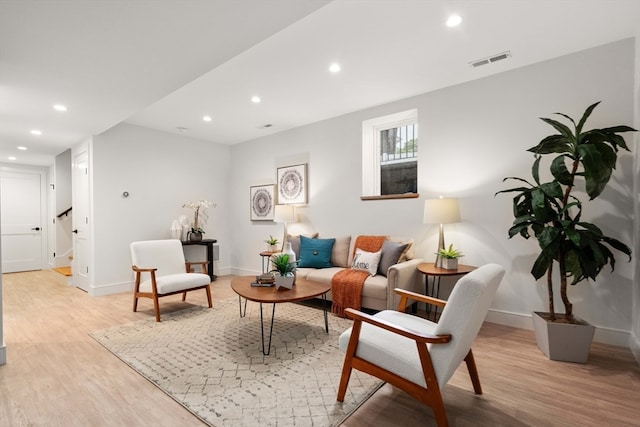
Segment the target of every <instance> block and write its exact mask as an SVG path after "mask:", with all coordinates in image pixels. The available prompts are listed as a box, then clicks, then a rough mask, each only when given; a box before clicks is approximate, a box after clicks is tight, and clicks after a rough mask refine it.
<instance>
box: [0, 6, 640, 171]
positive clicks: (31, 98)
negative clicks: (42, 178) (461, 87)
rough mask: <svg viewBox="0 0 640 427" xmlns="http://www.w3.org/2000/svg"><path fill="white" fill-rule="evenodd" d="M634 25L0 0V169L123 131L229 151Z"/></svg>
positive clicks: (570, 9)
mask: <svg viewBox="0 0 640 427" xmlns="http://www.w3.org/2000/svg"><path fill="white" fill-rule="evenodd" d="M452 13H456V14H458V15H460V16H461V17H462V23H461V24H460V25H459V26H457V27H454V28H449V27H447V26H446V25H445V21H446V20H447V18H448V16H449V15H450V14H452ZM639 26H640V2H638V1H637V0H615V1H611V0H519V1H514V0H461V1H455V0H449V1H445V0H334V1H328V0H189V1H184V0H156V1H148V0H129V1H108V0H94V1H86V0H55V1H46V2H45V1H39V0H0V162H2V163H4V164H7V163H10V162H11V161H9V160H8V157H9V156H13V157H15V158H16V159H15V160H12V162H14V163H18V164H25V165H49V164H52V163H53V158H54V156H55V155H57V154H59V153H61V152H62V151H64V150H65V149H67V148H69V147H71V146H73V145H75V144H77V143H78V142H80V141H82V140H83V139H86V138H87V137H89V136H91V135H98V134H100V133H102V132H104V131H106V130H107V129H109V128H111V127H113V126H115V125H117V124H118V123H121V122H126V123H131V124H136V125H140V126H144V127H148V128H152V129H157V130H161V131H165V132H171V133H179V134H182V135H185V136H188V137H192V138H197V139H201V140H205V141H211V142H216V143H221V144H234V143H238V142H243V141H247V140H250V139H254V138H258V137H261V136H264V135H268V134H272V133H276V132H281V131H283V130H286V129H290V128H293V127H297V126H302V125H305V124H308V123H313V122H316V121H319V120H323V119H327V118H330V117H335V116H338V115H341V114H345V113H349V112H353V111H357V110H361V109H364V108H368V107H372V106H375V105H380V104H384V103H387V102H390V101H394V100H398V99H403V98H407V97H410V96H413V95H417V94H421V93H424V92H428V91H433V90H437V89H439V88H443V87H447V86H450V85H454V84H458V83H461V82H465V81H470V80H474V79H478V78H482V77H485V76H488V75H491V74H495V73H500V72H503V71H506V70H509V69H513V68H517V67H522V66H525V65H528V64H532V63H535V62H539V61H544V60H547V59H551V58H554V57H558V56H561V55H565V54H567V53H571V52H576V51H579V50H583V49H587V48H590V47H594V46H598V45H602V44H606V43H609V42H613V41H617V40H621V39H624V38H628V37H633V36H635V35H636V34H640V29H639V28H638V27H639ZM505 51H509V52H510V53H511V57H510V58H508V59H506V60H503V61H499V62H495V63H490V64H488V65H485V66H481V67H472V66H471V65H470V62H472V61H475V60H479V59H482V58H486V57H490V56H493V55H495V54H499V53H502V52H505ZM333 62H338V63H340V65H341V68H342V69H341V71H340V72H339V73H331V72H329V71H328V68H329V65H330V64H331V63H333ZM256 95H257V96H259V97H260V98H261V99H262V102H260V103H259V104H255V103H252V102H251V97H252V96H256ZM57 103H61V104H64V105H66V106H67V107H68V110H67V111H66V112H58V111H55V110H54V109H53V108H52V106H53V105H54V104H57ZM205 115H208V116H210V117H211V121H209V122H205V121H203V119H202V118H203V116H205ZM33 129H38V130H40V131H41V132H42V135H39V136H37V135H32V134H31V133H30V131H31V130H33ZM18 146H23V147H26V148H27V150H26V151H21V150H18V149H17V148H16V147H18Z"/></svg>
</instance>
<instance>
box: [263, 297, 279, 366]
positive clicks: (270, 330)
mask: <svg viewBox="0 0 640 427" xmlns="http://www.w3.org/2000/svg"><path fill="white" fill-rule="evenodd" d="M275 317H276V304H275V303H273V309H272V310H271V327H270V328H269V346H268V348H267V351H266V352H265V351H264V317H263V315H262V303H260V335H261V336H262V354H264V355H265V356H268V355H269V353H271V338H272V337H273V319H275Z"/></svg>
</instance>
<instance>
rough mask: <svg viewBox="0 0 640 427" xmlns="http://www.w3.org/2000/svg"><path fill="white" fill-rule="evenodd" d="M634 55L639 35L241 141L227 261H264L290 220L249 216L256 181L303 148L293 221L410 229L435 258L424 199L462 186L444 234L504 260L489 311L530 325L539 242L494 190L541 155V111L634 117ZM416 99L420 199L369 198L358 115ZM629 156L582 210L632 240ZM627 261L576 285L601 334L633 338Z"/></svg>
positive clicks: (249, 267)
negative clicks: (269, 242) (305, 186)
mask: <svg viewBox="0 0 640 427" xmlns="http://www.w3.org/2000/svg"><path fill="white" fill-rule="evenodd" d="M634 55H635V51H634V43H633V40H631V39H630V40H625V41H621V42H617V43H613V44H610V45H606V46H602V47H598V48H594V49H590V50H587V51H584V52H579V53H576V54H572V55H568V56H564V57H561V58H557V59H554V60H550V61H546V62H543V63H539V64H535V65H532V66H528V67H524V68H521V69H517V70H514V71H510V72H505V73H502V74H499V75H495V76H492V77H488V78H484V79H480V80H476V81H473V82H470V83H465V84H461V85H458V86H454V87H450V88H446V89H442V90H439V91H435V92H431V93H427V94H423V95H420V96H417V97H414V98H410V99H406V100H402V101H398V102H395V103H391V104H387V105H382V106H379V107H377V108H372V109H368V110H364V111H359V112H356V113H353V114H349V115H345V116H341V117H337V118H334V119H330V120H326V121H323V122H319V123H314V124H311V125H308V126H305V127H301V128H298V129H294V130H291V131H287V132H283V133H280V134H276V135H271V136H268V137H265V138H260V139H257V140H254V141H248V142H246V143H243V144H239V145H235V146H233V147H232V148H231V160H232V167H231V170H230V173H231V178H230V182H231V183H232V189H233V191H231V193H230V199H229V206H230V212H233V217H232V218H230V225H231V228H232V229H233V230H234V232H233V247H232V251H231V252H232V255H231V260H230V262H231V264H230V265H231V266H233V267H235V268H236V272H240V273H242V272H245V273H246V272H253V271H257V270H259V268H260V258H259V256H258V252H260V251H261V250H263V249H264V243H263V240H264V239H265V238H266V237H268V235H269V234H274V235H278V234H279V233H281V232H282V225H281V224H274V223H262V222H254V223H252V222H251V221H250V220H249V186H251V185H261V184H270V183H275V173H276V171H275V168H276V166H277V165H279V164H281V162H282V158H283V157H287V156H289V157H291V158H300V157H303V158H307V159H308V162H309V183H310V196H309V204H308V205H307V206H306V207H304V208H302V209H299V214H300V216H301V222H300V223H298V224H293V225H290V228H289V230H290V231H291V232H294V231H318V232H320V233H321V236H339V235H344V234H357V233H372V234H373V233H376V234H377V233H384V234H390V235H396V236H410V237H413V238H414V239H415V240H416V256H418V257H421V258H426V259H428V260H432V259H433V258H434V256H433V254H432V253H433V251H434V248H435V247H436V239H437V229H436V227H433V226H426V225H424V224H422V205H423V201H424V199H425V198H428V197H434V196H437V195H439V194H443V195H446V196H451V197H458V198H459V199H460V203H461V210H462V217H463V222H462V223H460V224H452V225H449V226H447V227H446V231H445V233H446V236H447V241H448V242H451V243H454V244H456V246H458V247H460V248H461V249H462V250H463V252H464V253H465V254H466V257H465V258H464V259H463V260H464V263H466V264H472V265H479V264H482V263H486V262H489V261H492V262H498V263H500V264H502V265H503V266H505V267H506V268H507V270H508V271H507V275H506V277H505V280H504V283H503V285H502V286H501V288H500V290H499V292H498V295H497V297H496V299H495V301H494V304H493V311H492V313H491V319H492V320H494V321H499V322H504V323H509V324H514V325H518V326H529V324H530V323H529V322H530V320H529V318H528V316H529V313H530V312H531V311H532V310H544V309H545V308H546V293H545V288H544V285H543V284H542V282H541V283H538V284H536V283H534V280H533V278H532V277H531V275H530V274H529V270H530V268H531V265H532V263H533V260H534V259H535V257H536V254H537V244H536V242H535V241H534V240H530V241H525V240H524V239H520V238H514V239H511V240H509V239H507V230H508V228H509V226H510V224H511V222H512V220H513V217H512V215H511V198H510V197H509V196H508V195H499V196H494V193H495V192H496V191H499V190H501V189H505V188H508V187H509V185H510V184H508V183H507V184H504V183H502V178H503V177H506V176H511V175H516V176H521V177H530V170H531V163H532V160H533V157H532V155H531V154H530V153H527V152H526V151H525V150H526V149H527V148H530V147H532V146H534V145H536V144H537V143H538V142H539V141H540V140H541V139H542V138H543V137H544V136H546V135H549V134H552V133H554V130H553V129H552V128H551V127H549V126H548V125H546V124H544V123H543V122H542V121H540V120H539V119H538V118H539V117H549V116H550V115H551V114H552V113H554V112H557V111H560V112H563V113H567V114H569V115H571V116H573V117H578V118H579V117H580V115H581V114H582V112H583V111H584V109H585V108H586V107H587V106H588V105H590V104H591V103H593V102H595V101H598V100H601V101H602V104H601V105H600V106H599V107H598V108H597V109H596V111H595V113H594V115H593V116H592V119H591V120H590V121H589V122H588V125H589V126H590V127H597V126H610V125H617V124H632V123H633V120H634V99H633V93H634V92H633V89H634V65H635V60H634ZM309 102H313V100H310V101H309ZM336 102H339V100H336ZM410 108H417V109H418V121H419V129H420V148H419V150H420V159H419V165H420V166H419V167H420V170H419V177H418V179H419V193H420V196H421V197H420V199H408V200H386V201H367V202H364V201H361V200H360V190H361V164H360V158H361V155H360V149H361V124H362V121H363V120H366V119H370V118H374V117H378V116H382V115H386V114H391V113H395V112H398V111H403V110H407V109H410ZM627 141H628V143H631V138H628V139H627ZM632 149H633V150H635V149H636V147H635V146H633V147H632ZM632 163H633V156H632V154H629V153H626V152H625V153H622V154H620V158H619V163H618V169H617V170H616V172H615V175H614V177H613V180H612V183H611V186H610V188H608V189H607V190H606V191H605V192H604V193H603V194H602V196H601V198H600V199H598V200H596V201H594V202H592V203H590V204H587V205H586V206H585V218H584V219H586V220H593V221H595V222H596V223H598V224H599V225H600V226H601V228H602V229H603V231H604V232H605V233H606V234H609V235H612V236H613V237H616V238H618V239H621V240H622V241H624V242H626V243H627V244H629V245H630V244H631V243H632V240H633V236H632V230H633V216H632V212H633V203H634V200H633V199H634V197H636V198H637V195H635V193H634V192H633V177H632V175H633V172H634V171H633V165H632ZM292 164H293V163H292ZM625 261H626V260H625V259H624V258H623V257H620V256H619V257H618V263H617V264H616V271H615V273H613V274H610V273H609V271H608V270H606V271H603V273H602V274H601V275H600V276H599V278H598V281H597V283H582V284H581V285H579V286H577V287H572V288H571V289H570V296H571V298H572V299H573V301H574V302H575V307H574V312H575V314H576V315H578V316H580V317H583V318H585V319H586V320H588V321H590V322H592V323H593V324H595V325H596V326H598V328H599V329H598V332H597V334H596V340H599V341H605V342H611V343H615V344H618V345H625V346H626V345H628V342H629V332H630V330H631V319H632V303H631V302H632V293H633V292H632V286H633V275H634V270H633V263H627V262H625ZM558 304H559V302H558ZM523 320H524V321H525V322H526V323H523V322H522V321H523Z"/></svg>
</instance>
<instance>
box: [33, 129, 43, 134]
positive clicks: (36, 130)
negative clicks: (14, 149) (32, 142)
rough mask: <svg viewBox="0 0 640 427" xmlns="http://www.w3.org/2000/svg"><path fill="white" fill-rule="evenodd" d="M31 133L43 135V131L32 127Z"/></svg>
mask: <svg viewBox="0 0 640 427" xmlns="http://www.w3.org/2000/svg"><path fill="white" fill-rule="evenodd" d="M31 135H38V136H39V135H42V131H41V130H38V129H32V130H31Z"/></svg>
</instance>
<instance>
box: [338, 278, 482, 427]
mask: <svg viewBox="0 0 640 427" xmlns="http://www.w3.org/2000/svg"><path fill="white" fill-rule="evenodd" d="M394 291H395V293H396V294H399V295H400V301H399V303H398V308H397V311H400V312H404V311H405V307H406V306H407V301H408V300H409V299H410V300H415V301H418V302H424V303H427V304H432V305H436V306H438V307H444V306H445V305H446V304H447V302H446V301H443V300H440V299H436V298H432V297H428V296H425V295H421V294H417V293H414V292H410V291H406V290H403V289H398V288H396V289H395V290H394ZM345 312H346V313H347V316H348V317H350V318H352V319H353V320H354V323H353V328H352V330H351V337H350V339H349V344H348V347H347V350H346V354H345V359H344V365H343V368H342V376H341V377H340V385H339V388H338V399H337V400H338V401H339V402H342V401H344V397H345V393H346V391H347V385H348V383H349V378H350V376H351V370H352V369H353V368H355V369H357V370H359V371H362V372H365V373H368V374H370V375H373V376H375V377H377V378H380V379H382V380H384V381H386V382H388V383H389V384H392V385H393V386H395V387H397V388H399V389H400V390H403V391H404V392H406V393H407V394H409V395H410V396H412V397H413V398H415V399H417V400H418V401H420V402H422V403H424V404H426V405H428V406H430V407H431V408H432V410H433V413H434V415H435V418H436V423H437V425H438V426H439V427H444V426H448V421H447V414H446V412H445V408H444V402H443V400H442V395H441V393H440V386H439V385H438V379H437V377H436V373H435V371H434V368H433V364H432V361H431V356H430V354H429V350H428V348H427V344H436V345H437V344H444V343H448V342H450V341H451V339H452V336H451V335H431V334H427V333H421V332H418V331H415V330H410V329H407V328H404V327H402V326H398V325H394V324H393V323H391V322H388V321H385V320H382V319H377V318H375V317H374V316H371V315H368V314H366V313H362V312H360V311H357V310H354V309H351V308H347V309H346V310H345ZM363 322H366V323H369V324H371V325H374V326H377V327H379V328H382V329H385V330H387V331H390V332H393V333H396V334H399V335H402V336H404V337H406V338H409V339H411V340H414V341H415V344H416V349H417V352H418V355H419V358H420V363H421V366H422V372H423V373H424V379H425V383H426V384H427V386H426V387H423V386H421V385H418V384H416V383H414V382H411V381H409V380H407V379H405V378H403V377H400V376H398V375H396V374H395V373H393V372H390V371H388V370H386V369H384V368H382V367H380V366H377V365H374V364H372V363H371V362H369V361H367V360H364V359H361V358H359V357H358V356H356V352H357V350H358V342H359V338H360V332H361V329H362V323H363ZM464 361H465V363H466V365H467V368H468V370H469V375H470V377H471V382H472V384H473V389H474V391H475V393H476V394H482V388H481V386H480V378H479V376H478V369H477V367H476V364H475V360H474V358H473V353H472V351H471V349H469V352H468V353H467V355H466V357H465V359H464Z"/></svg>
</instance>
